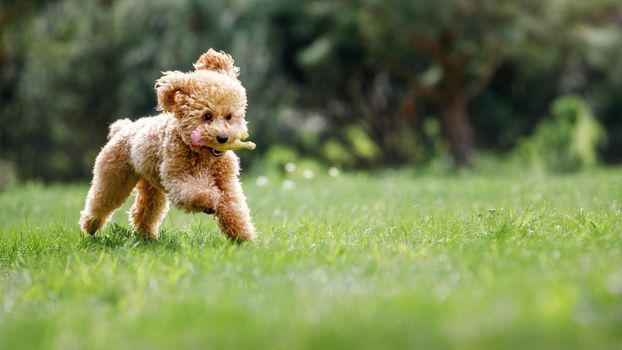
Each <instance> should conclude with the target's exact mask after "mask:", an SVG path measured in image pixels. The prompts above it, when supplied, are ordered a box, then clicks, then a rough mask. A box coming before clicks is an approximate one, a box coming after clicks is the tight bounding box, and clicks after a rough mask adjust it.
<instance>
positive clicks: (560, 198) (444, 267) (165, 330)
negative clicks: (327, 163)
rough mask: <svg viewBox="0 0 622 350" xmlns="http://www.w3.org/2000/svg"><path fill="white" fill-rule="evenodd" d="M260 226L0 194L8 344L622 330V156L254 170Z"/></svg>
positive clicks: (306, 341)
mask: <svg viewBox="0 0 622 350" xmlns="http://www.w3.org/2000/svg"><path fill="white" fill-rule="evenodd" d="M246 180H247V181H245V190H246V193H247V196H248V197H249V202H250V205H251V207H252V210H253V213H254V217H255V221H256V224H257V227H258V229H259V231H260V236H259V240H258V241H257V242H255V243H252V244H243V245H239V246H238V245H235V244H231V243H229V242H228V241H227V240H226V239H225V238H224V237H223V236H222V235H221V234H219V233H218V230H217V227H216V225H215V222H214V220H213V219H212V218H211V217H208V216H206V215H188V214H183V213H181V212H178V211H172V212H171V213H170V214H169V216H168V218H167V219H166V221H165V223H164V226H163V232H162V236H161V238H160V240H158V241H141V240H139V239H137V238H135V237H134V236H133V235H132V233H131V231H129V230H128V224H127V220H126V215H125V213H124V211H125V210H126V209H127V205H126V207H125V210H124V211H119V212H118V213H117V214H116V215H115V219H114V224H113V225H111V226H109V227H108V228H107V229H106V230H104V231H103V232H101V233H99V234H98V236H96V237H94V238H91V237H84V236H82V235H81V234H80V232H79V230H78V227H77V223H76V222H77V218H78V213H79V211H80V209H81V206H82V203H83V200H84V196H85V193H86V189H87V187H86V185H71V186H60V185H59V186H51V187H44V186H40V185H25V186H22V187H19V188H16V189H13V190H11V191H9V192H5V193H2V194H0V349H27V348H40V349H79V348H88V349H117V348H125V349H157V348H213V349H222V348H267V349H295V348H308V349H321V348H344V349H347V348H350V349H378V348H382V349H388V348H424V349H425V348H456V347H459V348H482V347H484V348H519V349H526V348H543V349H550V348H586V349H596V348H611V349H619V348H620V346H622V345H621V344H622V202H621V200H622V169H620V168H617V169H601V170H596V171H591V172H587V173H581V174H577V175H571V176H550V177H529V176H523V175H521V174H516V175H499V176H484V175H463V176H441V177H432V176H426V175H413V174H410V173H407V172H397V173H391V172H387V173H381V174H376V175H345V176H340V177H338V178H330V177H319V178H317V177H316V178H315V179H313V180H297V181H296V187H295V188H294V189H291V190H283V189H282V188H281V184H280V182H278V181H275V180H274V179H272V181H271V183H270V184H268V185H267V186H263V187H262V186H258V185H257V184H256V183H255V181H254V178H250V177H249V178H247V179H246Z"/></svg>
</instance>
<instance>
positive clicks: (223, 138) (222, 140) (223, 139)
mask: <svg viewBox="0 0 622 350" xmlns="http://www.w3.org/2000/svg"><path fill="white" fill-rule="evenodd" d="M216 140H218V142H219V143H225V142H227V141H228V140H229V136H227V135H218V136H216Z"/></svg>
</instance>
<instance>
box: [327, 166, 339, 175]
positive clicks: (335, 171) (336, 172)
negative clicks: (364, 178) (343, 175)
mask: <svg viewBox="0 0 622 350" xmlns="http://www.w3.org/2000/svg"><path fill="white" fill-rule="evenodd" d="M339 174H340V171H339V169H337V168H335V167H331V168H330V169H328V175H329V176H331V177H337V176H339Z"/></svg>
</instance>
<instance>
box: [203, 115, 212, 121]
mask: <svg viewBox="0 0 622 350" xmlns="http://www.w3.org/2000/svg"><path fill="white" fill-rule="evenodd" d="M203 120H205V121H206V122H208V121H210V120H212V113H205V114H204V115H203Z"/></svg>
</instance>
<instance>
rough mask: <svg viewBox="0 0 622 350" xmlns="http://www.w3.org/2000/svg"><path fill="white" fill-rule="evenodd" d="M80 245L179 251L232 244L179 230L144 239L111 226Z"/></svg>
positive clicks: (215, 236)
mask: <svg viewBox="0 0 622 350" xmlns="http://www.w3.org/2000/svg"><path fill="white" fill-rule="evenodd" d="M81 245H82V247H84V248H86V249H92V250H101V249H146V250H152V249H166V250H170V251H179V250H183V249H204V248H219V247H223V246H230V245H232V242H230V241H228V240H226V239H223V238H222V237H220V235H219V234H217V233H216V232H205V233H198V232H187V231H181V230H175V231H168V230H163V231H161V232H160V237H159V238H158V239H145V238H142V237H140V236H139V235H138V234H136V232H134V231H133V230H132V229H129V228H126V227H122V226H119V225H117V224H112V225H111V226H110V227H109V228H108V229H106V230H104V231H102V232H98V233H97V234H96V235H95V236H85V237H84V238H83V239H82V242H81Z"/></svg>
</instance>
